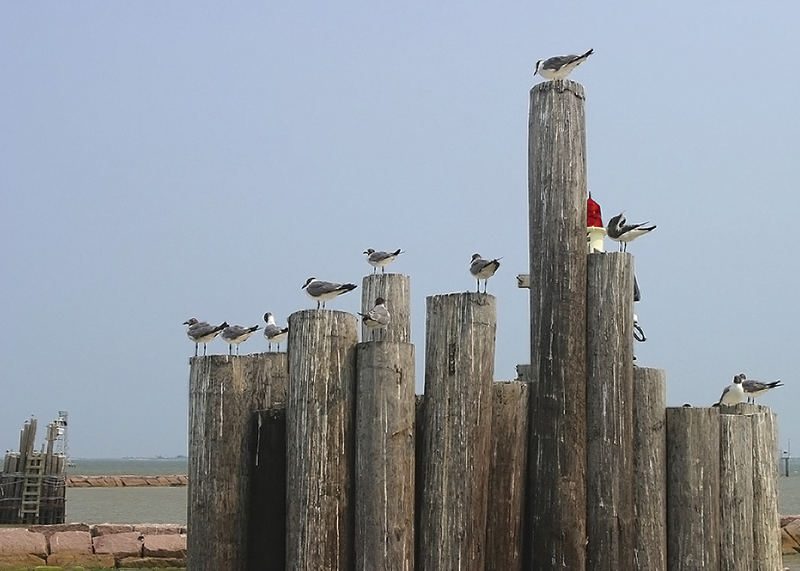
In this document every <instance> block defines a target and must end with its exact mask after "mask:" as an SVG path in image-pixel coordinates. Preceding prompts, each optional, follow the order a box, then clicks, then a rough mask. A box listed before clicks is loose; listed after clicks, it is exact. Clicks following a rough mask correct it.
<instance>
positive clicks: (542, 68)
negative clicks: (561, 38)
mask: <svg viewBox="0 0 800 571" xmlns="http://www.w3.org/2000/svg"><path fill="white" fill-rule="evenodd" d="M593 53H594V50H593V49H591V50H589V51H588V52H586V53H585V54H583V55H580V56H576V55H568V56H553V57H551V58H547V59H540V60H539V61H537V62H536V69H535V70H534V71H533V75H536V74H537V73H538V74H539V75H541V76H542V77H543V78H545V79H548V80H554V79H564V78H565V77H567V76H568V75H569V74H570V73H571V72H572V70H573V69H575V68H576V67H578V66H579V65H580V64H582V63H583V62H584V61H586V58H588V57H589V56H590V55H592V54H593Z"/></svg>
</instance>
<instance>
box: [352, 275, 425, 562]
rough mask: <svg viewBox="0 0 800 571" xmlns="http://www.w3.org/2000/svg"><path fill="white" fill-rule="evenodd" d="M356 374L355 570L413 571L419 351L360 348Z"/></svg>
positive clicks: (403, 346) (378, 345)
mask: <svg viewBox="0 0 800 571" xmlns="http://www.w3.org/2000/svg"><path fill="white" fill-rule="evenodd" d="M377 275H389V274H377ZM370 277H372V276H370ZM356 371H357V382H356V395H357V396H356V427H355V434H356V442H355V447H356V452H355V455H356V471H355V487H356V490H357V494H356V497H355V513H356V519H355V521H356V528H355V545H356V546H357V549H356V554H355V569H359V570H363V571H371V570H377V569H387V570H388V569H396V570H398V571H412V570H413V569H414V425H415V418H414V417H415V397H414V346H413V345H411V344H410V343H398V342H391V341H373V342H368V343H360V344H359V345H358V349H357V357H356Z"/></svg>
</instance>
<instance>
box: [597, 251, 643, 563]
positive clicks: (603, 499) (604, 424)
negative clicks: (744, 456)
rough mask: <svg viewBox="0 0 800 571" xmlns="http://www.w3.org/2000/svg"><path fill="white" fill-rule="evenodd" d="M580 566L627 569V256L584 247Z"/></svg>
mask: <svg viewBox="0 0 800 571" xmlns="http://www.w3.org/2000/svg"><path fill="white" fill-rule="evenodd" d="M586 321H587V332H586V355H587V374H588V379H587V383H588V395H589V397H588V398H587V402H586V436H587V472H586V503H587V515H586V533H587V538H588V543H587V546H586V551H587V554H586V555H587V566H586V568H587V569H597V570H603V569H633V568H634V563H633V559H634V549H633V542H634V532H633V520H634V516H633V259H632V257H631V255H630V254H623V253H608V254H590V255H589V258H588V287H587V295H586Z"/></svg>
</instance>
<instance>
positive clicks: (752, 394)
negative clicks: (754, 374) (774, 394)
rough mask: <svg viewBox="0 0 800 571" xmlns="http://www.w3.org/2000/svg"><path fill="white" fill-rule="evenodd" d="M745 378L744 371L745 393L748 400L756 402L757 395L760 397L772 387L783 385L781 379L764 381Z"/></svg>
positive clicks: (743, 384)
mask: <svg viewBox="0 0 800 571" xmlns="http://www.w3.org/2000/svg"><path fill="white" fill-rule="evenodd" d="M744 378H745V376H744V373H742V388H743V389H744V394H745V395H746V396H747V402H753V403H755V402H756V397H760V396H761V395H763V394H764V393H766V392H767V391H768V390H770V389H774V388H775V387H782V386H783V383H781V382H780V380H778V381H772V382H770V383H762V382H761V381H750V380H744Z"/></svg>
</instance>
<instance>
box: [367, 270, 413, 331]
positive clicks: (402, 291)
mask: <svg viewBox="0 0 800 571" xmlns="http://www.w3.org/2000/svg"><path fill="white" fill-rule="evenodd" d="M378 297H382V298H383V299H385V300H386V308H387V309H388V310H389V314H390V315H391V316H392V320H391V323H389V325H388V326H387V327H386V328H385V329H383V330H376V331H375V339H376V340H378V339H379V340H381V341H396V342H398V343H409V342H410V341H411V278H410V277H408V276H406V275H403V274H370V275H368V276H364V279H363V280H362V282H361V313H367V312H368V311H369V310H370V309H372V308H373V307H375V299H376V298H378ZM371 337H372V333H371V332H370V331H369V329H367V328H366V327H364V325H361V339H362V340H363V341H370V340H371Z"/></svg>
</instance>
